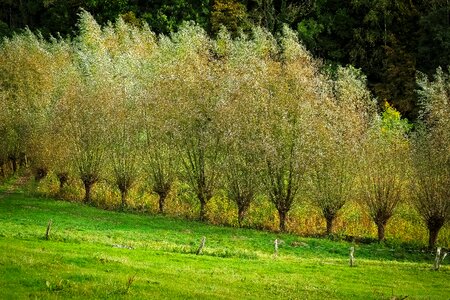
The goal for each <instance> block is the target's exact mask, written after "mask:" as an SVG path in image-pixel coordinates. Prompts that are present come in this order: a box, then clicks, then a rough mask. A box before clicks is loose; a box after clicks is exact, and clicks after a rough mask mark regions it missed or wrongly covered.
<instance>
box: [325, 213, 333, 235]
mask: <svg viewBox="0 0 450 300" xmlns="http://www.w3.org/2000/svg"><path fill="white" fill-rule="evenodd" d="M325 219H326V221H327V235H331V234H332V233H333V221H334V216H328V217H326V218H325Z"/></svg>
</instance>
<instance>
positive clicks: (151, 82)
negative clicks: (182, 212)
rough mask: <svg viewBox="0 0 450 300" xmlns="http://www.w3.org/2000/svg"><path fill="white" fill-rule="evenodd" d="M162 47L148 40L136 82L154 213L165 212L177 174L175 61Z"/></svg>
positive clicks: (153, 40)
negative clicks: (155, 205)
mask: <svg viewBox="0 0 450 300" xmlns="http://www.w3.org/2000/svg"><path fill="white" fill-rule="evenodd" d="M163 41H164V43H166V47H162V48H160V47H159V45H158V44H157V42H156V39H155V38H154V36H153V37H152V36H148V37H147V42H146V43H145V44H146V45H148V47H149V49H148V50H147V51H146V52H147V53H148V54H149V57H148V59H147V60H146V61H145V63H144V64H143V66H142V74H141V76H140V77H139V82H141V85H142V89H143V91H142V96H141V101H140V115H139V118H140V121H141V123H142V126H143V140H144V148H143V149H142V152H143V153H142V154H143V166H144V169H145V174H146V177H148V180H149V185H150V187H151V190H152V192H153V193H155V194H157V195H158V210H159V212H160V213H164V212H165V206H166V200H167V197H168V196H169V193H170V191H171V190H172V187H173V185H174V182H175V180H176V177H177V173H178V171H179V170H180V167H179V160H178V154H179V153H178V152H177V151H176V150H175V149H176V148H177V146H176V140H175V139H174V136H175V135H174V130H175V129H174V118H176V116H174V115H172V116H171V113H170V111H171V109H172V105H173V103H172V99H174V98H176V97H177V95H176V93H175V91H176V87H177V85H174V84H175V81H174V79H175V77H173V76H172V74H173V72H176V71H177V57H176V55H175V53H171V51H172V50H173V49H174V48H171V47H170V44H171V41H169V40H166V39H164V38H163Z"/></svg>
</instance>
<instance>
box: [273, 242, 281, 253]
mask: <svg viewBox="0 0 450 300" xmlns="http://www.w3.org/2000/svg"><path fill="white" fill-rule="evenodd" d="M279 243H280V241H278V239H275V241H274V242H273V245H274V253H273V255H274V256H275V257H277V256H278V244H279Z"/></svg>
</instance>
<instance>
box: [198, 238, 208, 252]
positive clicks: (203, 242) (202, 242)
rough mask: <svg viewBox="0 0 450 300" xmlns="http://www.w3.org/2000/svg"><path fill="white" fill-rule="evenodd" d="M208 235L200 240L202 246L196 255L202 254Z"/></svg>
mask: <svg viewBox="0 0 450 300" xmlns="http://www.w3.org/2000/svg"><path fill="white" fill-rule="evenodd" d="M205 242H206V237H202V241H201V242H200V247H198V250H197V253H196V255H200V254H202V251H203V248H204V247H205Z"/></svg>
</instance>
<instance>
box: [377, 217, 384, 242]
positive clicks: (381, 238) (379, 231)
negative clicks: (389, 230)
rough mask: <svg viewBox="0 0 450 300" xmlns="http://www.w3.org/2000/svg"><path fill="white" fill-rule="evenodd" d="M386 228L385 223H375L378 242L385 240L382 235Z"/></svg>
mask: <svg viewBox="0 0 450 300" xmlns="http://www.w3.org/2000/svg"><path fill="white" fill-rule="evenodd" d="M385 228H386V222H379V223H377V229H378V242H382V241H384V239H385V236H384V233H385Z"/></svg>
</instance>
